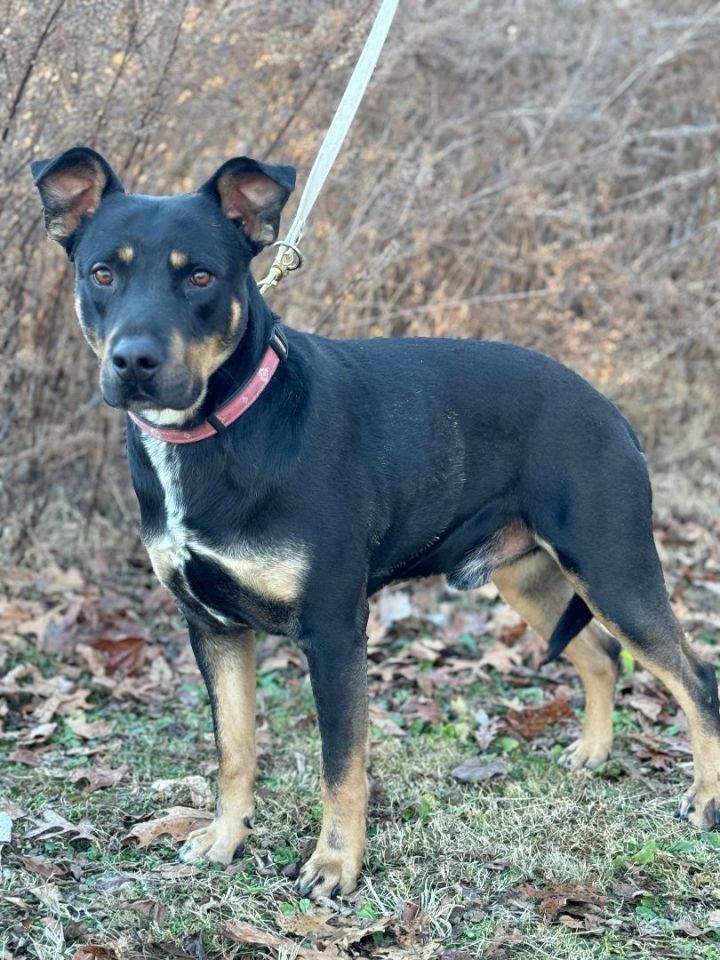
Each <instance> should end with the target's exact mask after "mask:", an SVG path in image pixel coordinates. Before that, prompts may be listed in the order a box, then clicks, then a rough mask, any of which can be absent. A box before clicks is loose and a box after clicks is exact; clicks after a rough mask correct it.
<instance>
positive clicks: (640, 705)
mask: <svg viewBox="0 0 720 960" xmlns="http://www.w3.org/2000/svg"><path fill="white" fill-rule="evenodd" d="M628 703H629V705H630V706H631V707H634V708H635V709H636V710H639V711H640V713H641V714H642V715H643V716H644V717H647V718H648V720H652V721H655V720H657V718H658V717H659V716H660V713H661V712H662V708H663V704H662V703H661V702H660V701H659V700H656V699H655V697H646V696H645V694H643V693H636V694H635V696H633V697H630V699H629V700H628Z"/></svg>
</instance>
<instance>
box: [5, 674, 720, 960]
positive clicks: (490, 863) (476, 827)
mask: <svg viewBox="0 0 720 960" xmlns="http://www.w3.org/2000/svg"><path fill="white" fill-rule="evenodd" d="M503 694H504V695H505V697H506V698H509V697H511V696H516V695H520V697H521V698H522V699H523V700H525V701H526V702H529V703H531V702H535V701H536V700H537V699H538V696H539V695H540V693H539V692H538V689H537V688H528V689H522V688H521V689H520V690H516V689H514V688H513V689H504V688H503V681H502V679H501V678H499V677H497V676H494V677H493V679H492V680H491V682H490V683H489V684H487V685H485V686H483V685H482V684H474V685H473V686H472V687H470V688H466V689H465V690H464V691H463V692H462V696H461V697H458V695H453V694H452V693H450V692H448V693H447V695H445V694H444V693H442V692H438V695H437V699H438V701H439V703H440V704H441V712H442V722H440V723H436V724H428V723H417V724H414V725H413V726H411V728H410V732H409V733H408V735H407V736H406V737H405V738H402V739H400V738H397V737H384V736H383V735H382V734H380V733H379V731H377V730H374V731H373V748H372V768H371V775H372V780H373V783H374V785H375V789H374V792H373V800H372V803H371V809H370V827H369V842H368V854H367V860H366V869H365V872H364V875H363V878H362V881H361V884H360V887H359V891H358V894H357V895H356V896H355V897H354V898H353V899H352V900H351V902H350V904H349V905H348V904H345V905H343V907H342V909H344V910H349V911H350V912H351V914H352V915H354V917H355V918H361V919H364V920H366V921H367V922H370V921H375V920H378V919H379V918H383V917H388V916H392V917H394V918H396V920H395V922H396V923H400V920H399V918H402V916H403V913H404V911H406V909H407V904H408V903H412V904H416V905H417V906H418V907H419V911H420V913H419V916H420V924H419V927H418V931H419V933H418V942H420V943H422V942H423V941H435V942H436V943H437V944H438V946H437V951H438V952H437V953H436V954H433V955H437V956H441V955H442V952H443V951H445V952H447V951H452V950H455V951H460V952H459V953H456V955H457V956H463V951H465V954H464V955H465V956H471V957H475V956H482V955H483V953H484V952H487V951H489V955H491V954H492V952H493V951H494V950H495V953H496V955H498V956H506V957H518V958H519V957H531V956H532V957H541V958H542V957H551V958H554V960H561V958H568V960H577V958H584V957H588V958H589V957H593V958H594V957H598V958H601V957H627V958H633V960H634V958H644V957H647V958H651V957H652V958H653V960H654V958H657V957H659V956H668V957H688V958H690V957H693V958H694V957H702V958H716V957H720V935H719V934H718V933H717V932H716V930H715V928H714V927H713V926H712V923H711V922H710V921H709V920H708V915H709V914H711V911H713V910H717V908H718V905H719V903H720V870H719V869H718V859H719V856H720V835H718V834H695V833H692V832H690V831H689V830H688V828H687V827H686V826H685V825H682V824H679V823H677V822H676V821H675V820H674V819H673V817H672V813H673V810H674V798H673V797H672V796H671V790H672V792H673V793H679V792H680V791H681V789H683V788H684V786H685V777H686V771H680V770H677V769H675V770H673V771H671V772H670V773H669V774H668V775H667V777H666V778H665V779H664V780H663V782H662V784H661V787H662V789H661V792H660V793H659V794H653V793H650V792H649V791H648V789H647V787H646V786H645V785H644V784H643V783H641V782H638V781H636V780H632V779H630V778H629V777H627V776H625V775H622V773H621V772H620V773H618V770H617V769H615V768H614V766H613V763H612V762H611V763H610V764H608V765H607V770H606V774H605V775H603V774H600V775H594V776H587V775H586V776H576V775H571V774H567V773H564V772H563V771H562V770H560V769H559V768H558V767H557V766H556V764H555V762H554V755H555V754H556V753H557V750H555V749H553V748H552V746H551V744H550V739H549V738H542V742H541V744H540V746H537V745H535V749H533V747H532V745H531V746H527V745H524V744H521V743H520V742H519V741H518V740H517V739H515V738H513V737H508V736H505V735H501V736H499V737H498V738H497V739H496V741H495V742H494V743H493V744H492V748H491V750H490V751H489V752H488V759H491V758H492V757H493V756H494V755H502V756H503V758H504V760H505V762H506V764H507V766H508V775H507V776H506V777H505V778H503V779H495V780H491V781H489V782H488V783H485V784H482V785H464V784H461V783H458V782H456V781H455V780H453V779H452V777H451V776H450V771H451V770H452V768H453V767H454V766H456V765H457V764H458V763H459V762H460V761H461V760H462V759H463V758H465V757H468V756H472V755H474V754H476V753H477V748H476V747H475V745H474V743H473V741H472V740H471V739H470V738H469V736H468V729H469V725H468V724H467V723H465V725H464V726H463V723H464V720H463V717H464V716H465V715H466V714H467V713H468V712H469V711H471V710H475V709H477V708H479V707H481V706H485V707H486V708H487V704H488V702H491V703H496V702H497V698H498V696H499V695H503ZM453 696H455V699H454V700H453ZM259 698H260V709H261V713H262V716H263V717H264V718H266V719H267V722H268V724H269V728H270V735H271V749H270V751H269V753H267V754H265V755H263V756H262V757H261V759H260V777H259V783H258V786H259V788H261V791H262V793H263V796H262V797H261V799H260V800H259V803H258V814H257V824H256V829H255V832H254V836H253V838H252V840H251V842H250V844H249V845H248V848H247V850H246V853H245V857H244V859H243V860H242V861H240V862H239V863H237V864H235V865H234V866H233V867H232V868H230V870H228V871H225V870H223V869H220V868H217V867H211V866H206V867H199V868H197V867H188V866H185V865H179V864H176V862H175V855H176V848H177V844H175V843H174V842H172V841H170V839H169V838H168V839H166V840H165V841H163V842H161V843H158V844H156V845H154V846H151V847H149V848H147V849H145V850H138V849H137V847H136V846H135V844H134V843H133V842H129V841H128V840H127V839H126V838H127V834H128V832H129V830H130V828H131V827H132V825H133V824H134V823H136V822H138V821H140V820H143V819H148V818H150V817H152V816H155V815H158V814H159V813H161V812H162V811H163V810H164V809H165V808H167V807H168V806H170V805H172V804H174V803H188V804H189V802H190V800H189V798H188V797H187V796H185V795H182V794H178V795H177V796H174V797H172V798H171V799H168V800H164V801H162V802H158V800H157V798H156V797H155V796H154V794H153V791H152V790H151V786H150V785H151V783H152V782H153V781H154V780H156V779H160V778H162V779H176V778H181V777H184V776H187V775H189V774H200V775H202V776H206V777H209V778H212V770H213V767H214V748H213V744H212V737H211V732H210V717H209V709H208V707H207V705H206V703H205V697H204V693H203V691H202V689H201V688H200V687H199V686H195V685H194V684H187V683H186V684H184V685H183V696H182V697H181V698H176V699H169V700H166V701H164V702H162V703H161V704H160V705H153V706H151V707H143V706H141V705H131V706H128V704H127V703H125V704H122V705H118V704H116V703H114V702H113V701H110V702H109V703H107V704H105V705H104V706H103V708H102V709H101V710H99V711H98V716H99V715H100V714H102V717H103V719H108V718H112V719H114V720H115V722H116V727H115V732H114V734H113V735H112V737H111V738H110V739H111V740H112V741H113V742H116V743H117V744H118V749H117V751H116V752H115V753H113V754H112V756H111V758H110V759H109V761H108V760H106V762H109V763H110V764H111V765H112V766H117V765H119V764H121V763H126V764H127V765H128V768H129V769H128V773H127V774H126V776H125V778H124V779H123V780H122V781H121V782H120V783H119V784H118V785H117V786H116V787H113V788H109V789H103V790H99V791H97V792H96V793H91V794H88V793H85V792H84V791H83V790H82V784H80V785H73V784H71V783H70V782H69V781H68V780H67V774H68V773H70V772H71V771H72V769H74V768H75V767H77V766H78V765H80V764H84V763H86V762H87V758H86V757H73V756H67V753H66V750H67V749H68V748H69V747H73V746H77V745H78V743H77V742H76V738H74V737H73V735H72V734H71V733H70V732H69V731H68V729H67V728H66V727H64V726H63V725H62V724H60V725H59V726H58V729H57V731H56V733H55V735H54V740H53V741H52V745H53V748H54V749H53V750H52V751H50V752H48V753H46V754H44V757H43V764H42V766H40V767H37V768H30V767H27V766H24V765H22V764H15V763H12V762H9V761H7V760H6V761H5V762H4V764H3V768H2V769H3V785H4V788H5V798H6V799H9V800H13V801H14V802H16V803H17V804H19V805H20V806H21V807H22V808H23V809H24V810H25V811H26V812H27V814H29V815H32V816H38V815H40V813H41V811H42V810H44V809H45V808H50V809H51V810H53V811H55V812H57V813H60V814H61V815H62V816H64V817H65V818H67V819H68V820H70V821H71V822H73V823H76V822H78V821H79V820H80V819H82V818H85V819H87V820H88V821H89V822H90V823H91V824H93V825H94V826H95V827H96V829H97V839H96V841H95V842H93V843H89V842H88V841H82V840H80V841H68V840H67V839H65V838H64V837H62V836H60V837H57V838H54V839H51V840H44V839H42V838H39V839H26V838H25V833H26V830H27V828H28V825H29V820H28V819H21V820H18V821H17V822H16V824H15V831H16V838H15V840H14V841H13V845H12V846H11V847H10V848H9V849H8V850H7V851H6V853H5V857H4V861H3V881H4V886H5V891H6V896H7V897H8V898H9V899H5V900H4V901H2V902H0V917H2V920H3V923H2V924H0V930H2V929H5V930H12V932H11V933H9V934H8V933H5V934H4V936H5V941H4V946H5V957H10V956H13V957H15V956H29V957H38V958H43V960H44V958H49V957H63V958H64V957H68V958H71V957H73V955H74V949H75V946H74V945H75V944H76V943H78V942H79V943H87V942H90V943H98V944H114V945H115V946H116V947H117V950H118V955H119V956H146V955H147V956H156V955H158V956H162V955H171V954H163V953H162V952H160V953H153V952H152V951H153V950H160V951H162V950H163V949H166V948H167V945H168V944H175V945H178V944H182V943H184V942H189V940H191V939H192V938H193V937H195V938H197V937H200V938H201V940H202V943H203V945H204V949H205V951H206V952H207V956H208V957H210V958H220V957H225V956H234V955H237V956H248V957H251V956H262V955H265V951H264V948H262V947H259V946H247V945H246V946H241V945H240V944H237V943H234V942H233V941H232V940H230V939H228V938H227V937H226V936H225V935H224V933H223V927H224V924H225V923H226V922H227V921H230V920H233V919H235V920H243V921H247V922H250V923H252V924H254V925H256V926H257V927H259V928H260V929H263V930H267V931H271V932H275V933H279V934H282V933H283V926H282V923H283V922H284V923H287V922H289V921H288V918H291V919H292V918H293V917H296V916H297V915H299V914H312V912H313V911H315V910H317V909H318V908H316V907H315V906H313V905H310V904H309V902H307V901H298V899H297V898H296V896H295V895H294V893H293V892H292V883H291V880H290V879H288V878H287V877H286V876H284V875H283V870H284V869H285V868H287V867H288V865H289V864H292V863H294V862H295V861H296V860H297V858H298V855H299V852H300V851H301V850H302V849H303V848H304V847H305V846H306V845H307V843H308V842H309V841H310V840H312V838H313V837H315V836H316V834H317V831H318V828H319V821H320V816H321V806H320V801H319V793H318V786H317V779H318V769H319V740H318V735H317V732H316V731H315V729H314V727H310V726H308V725H307V724H301V725H300V726H296V725H295V724H294V720H295V719H296V718H297V717H298V716H304V715H306V714H308V713H309V712H310V711H311V710H312V698H311V696H310V691H309V686H308V684H307V682H306V681H303V682H301V683H300V684H294V685H288V684H285V683H284V682H283V677H282V675H281V674H279V673H272V674H265V675H262V677H261V683H260V694H259ZM402 699H403V698H402V697H400V698H398V699H396V700H394V701H393V700H392V699H391V698H386V705H387V707H388V709H392V708H395V709H397V708H398V707H399V706H400V705H401V700H402ZM571 727H572V725H570V726H565V727H562V728H559V729H558V731H557V732H558V735H559V736H560V737H561V739H563V740H564V741H567V740H568V739H570V736H571V733H572V732H573V731H572V730H571ZM616 728H617V731H618V734H619V739H618V743H617V744H616V751H615V752H616V755H617V756H619V757H622V754H623V751H624V750H625V749H627V747H628V743H627V742H626V741H625V734H626V733H627V732H628V731H632V730H634V729H636V728H637V721H636V718H635V714H634V713H633V712H632V711H622V710H620V711H618V712H617V715H616ZM546 739H548V743H547V744H546V743H545V740H546ZM3 746H4V747H5V748H8V747H10V746H11V744H9V743H5V744H4V745H3ZM8 752H9V751H8ZM21 855H25V856H32V855H42V856H45V857H48V858H51V859H54V860H60V861H61V862H62V861H66V864H65V866H66V868H67V869H69V870H71V871H74V873H73V872H71V873H69V874H68V875H67V876H65V877H63V878H60V879H51V880H50V881H46V880H44V879H43V878H41V877H39V876H36V875H34V874H31V873H28V872H27V871H26V870H25V869H24V866H23V863H22V861H21V860H20V856H21ZM578 883H582V884H587V885H588V886H590V887H591V888H592V889H594V890H595V891H596V892H597V893H599V894H602V895H604V896H606V897H607V903H605V904H603V905H602V906H600V907H598V908H597V909H596V911H595V912H592V913H591V914H589V915H588V916H589V920H587V921H584V920H582V918H580V919H579V920H578V921H577V922H578V923H580V924H581V929H580V930H578V929H575V928H573V927H571V926H568V925H567V915H566V918H565V919H564V920H563V919H562V912H561V913H560V914H559V915H557V916H551V915H545V914H543V913H542V912H540V910H539V904H538V901H537V900H536V899H533V898H532V897H531V896H528V894H527V892H523V889H522V888H526V887H527V886H528V885H530V887H531V888H534V889H536V890H543V889H549V888H553V887H555V886H556V885H559V884H578ZM413 909H414V908H413ZM48 918H55V920H56V921H57V924H52V923H50V922H49V921H48ZM283 918H284V920H283ZM711 919H712V917H711ZM583 924H584V926H583ZM23 925H24V926H23ZM398 929H400V928H399V927H392V926H391V927H388V928H386V931H385V932H382V931H381V932H379V933H376V934H374V935H373V938H370V939H366V940H364V941H362V943H361V944H359V945H358V944H356V945H355V947H353V948H351V950H354V951H355V953H352V952H349V953H348V954H347V955H348V956H351V955H357V956H372V955H373V953H372V951H373V950H376V949H377V950H379V949H380V947H381V946H382V944H383V942H385V943H386V944H389V945H392V944H393V943H394V934H393V933H388V932H387V931H392V930H398ZM18 930H20V931H22V932H21V933H18ZM2 937H3V934H2V933H0V944H2V943H3V939H2ZM291 939H294V940H295V941H296V942H298V943H300V942H301V938H300V937H299V936H295V937H294V938H293V937H292V936H291ZM163 945H165V946H163ZM495 948H497V949H495ZM143 950H145V951H148V952H146V953H143V952H142V951H143ZM13 951H16V952H15V953H13ZM21 951H25V952H24V953H23V952H21ZM498 951H500V952H498ZM502 951H504V953H503V952H502ZM189 955H191V954H189ZM407 955H408V956H412V953H411V952H408V954H407ZM449 955H450V956H452V953H450V954H449Z"/></svg>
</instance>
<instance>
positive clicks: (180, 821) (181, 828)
mask: <svg viewBox="0 0 720 960" xmlns="http://www.w3.org/2000/svg"><path fill="white" fill-rule="evenodd" d="M212 819H213V816H212V814H211V813H208V811H207V810H196V809H195V808H193V807H170V809H169V810H168V812H167V813H166V814H165V815H164V816H162V817H158V818H156V819H155V820H146V821H145V822H144V823H137V824H136V825H135V826H134V827H133V828H132V830H131V831H130V832H129V833H128V835H127V837H126V839H130V838H132V839H133V840H137V841H138V846H139V847H148V846H150V844H151V843H155V841H156V840H158V839H159V838H160V837H162V836H164V835H165V834H169V835H170V836H171V837H172V838H173V839H174V840H187V838H188V836H189V835H190V834H191V833H192V832H193V830H197V829H198V828H199V827H203V826H206V825H207V824H208V823H209V822H210V821H211V820H212Z"/></svg>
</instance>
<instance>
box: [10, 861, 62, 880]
mask: <svg viewBox="0 0 720 960" xmlns="http://www.w3.org/2000/svg"><path fill="white" fill-rule="evenodd" d="M20 859H21V860H22V862H23V864H24V865H25V869H26V870H27V871H28V872H29V873H37V874H38V875H39V876H41V877H46V878H52V877H66V876H67V875H68V873H69V872H70V871H69V870H68V868H67V864H66V863H63V862H62V861H60V862H58V861H53V860H49V859H48V858H47V857H40V856H36V857H20Z"/></svg>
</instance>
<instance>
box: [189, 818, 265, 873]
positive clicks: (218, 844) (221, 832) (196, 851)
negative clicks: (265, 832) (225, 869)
mask: <svg viewBox="0 0 720 960" xmlns="http://www.w3.org/2000/svg"><path fill="white" fill-rule="evenodd" d="M249 833H250V828H249V827H248V826H247V824H246V823H244V822H243V821H242V820H241V821H240V823H238V822H236V821H233V822H230V821H229V820H228V819H225V818H223V817H216V818H215V820H213V821H212V823H211V824H210V825H209V826H207V827H201V828H200V829H199V830H193V832H192V833H191V834H190V836H189V837H188V838H187V840H186V841H185V843H184V844H183V846H182V847H181V849H180V852H179V853H178V860H182V861H183V862H184V863H195V862H196V861H198V860H203V859H204V860H210V861H211V862H212V863H222V864H224V865H225V866H227V865H228V864H229V863H232V861H233V859H234V858H235V856H236V854H237V853H238V852H239V850H240V848H241V847H242V845H243V844H244V843H245V840H246V839H247V837H248V834H249Z"/></svg>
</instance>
